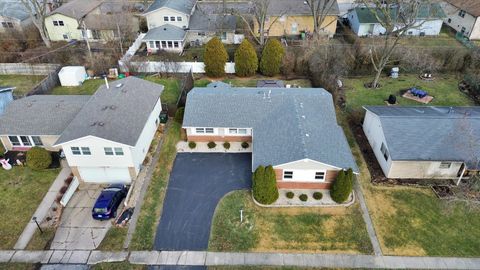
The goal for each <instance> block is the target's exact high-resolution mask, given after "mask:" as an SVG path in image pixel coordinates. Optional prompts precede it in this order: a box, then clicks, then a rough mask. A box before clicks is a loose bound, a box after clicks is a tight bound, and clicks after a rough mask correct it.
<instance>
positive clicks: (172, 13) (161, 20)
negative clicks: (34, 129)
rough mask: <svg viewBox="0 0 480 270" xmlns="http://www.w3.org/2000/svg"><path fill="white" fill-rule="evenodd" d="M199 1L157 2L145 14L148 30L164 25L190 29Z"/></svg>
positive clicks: (171, 0) (169, 0) (172, 0)
mask: <svg viewBox="0 0 480 270" xmlns="http://www.w3.org/2000/svg"><path fill="white" fill-rule="evenodd" d="M196 2H197V0H155V1H154V2H153V3H152V4H151V5H150V6H149V7H148V9H147V10H146V11H145V12H144V13H143V16H144V17H145V18H146V20H147V26H148V29H149V30H150V29H153V28H155V27H159V26H162V25H164V24H170V25H174V26H177V27H180V28H184V29H185V28H188V22H189V21H190V16H192V14H193V11H194V9H195V3H196Z"/></svg>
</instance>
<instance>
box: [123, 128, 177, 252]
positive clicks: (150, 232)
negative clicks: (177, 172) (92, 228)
mask: <svg viewBox="0 0 480 270" xmlns="http://www.w3.org/2000/svg"><path fill="white" fill-rule="evenodd" d="M180 130H181V125H180V124H179V123H177V122H174V121H171V122H169V123H168V131H167V133H166V135H165V137H164V141H163V145H162V146H161V147H162V149H161V150H160V159H159V160H158V163H157V165H156V167H155V171H154V172H153V177H152V180H151V182H150V185H149V186H148V189H147V193H146V194H145V198H144V202H143V206H142V209H141V210H140V215H139V217H138V222H137V227H136V229H135V233H134V234H133V237H132V242H131V243H130V249H131V250H151V249H152V248H153V241H154V236H155V230H156V228H157V225H158V221H159V220H160V215H161V212H162V208H163V199H164V197H165V191H166V189H167V184H168V179H169V178H170V171H171V170H172V166H173V161H174V160H175V156H176V154H177V148H176V145H177V142H178V141H179V140H180Z"/></svg>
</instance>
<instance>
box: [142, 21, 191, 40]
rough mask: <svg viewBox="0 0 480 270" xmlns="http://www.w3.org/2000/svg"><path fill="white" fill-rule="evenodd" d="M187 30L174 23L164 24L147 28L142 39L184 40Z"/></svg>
mask: <svg viewBox="0 0 480 270" xmlns="http://www.w3.org/2000/svg"><path fill="white" fill-rule="evenodd" d="M186 34H187V32H186V31H185V30H184V29H182V28H180V27H178V26H175V25H171V24H164V25H162V26H159V27H155V28H152V29H150V30H148V32H147V34H146V35H145V37H144V38H143V40H146V41H148V40H184V39H185V35H186Z"/></svg>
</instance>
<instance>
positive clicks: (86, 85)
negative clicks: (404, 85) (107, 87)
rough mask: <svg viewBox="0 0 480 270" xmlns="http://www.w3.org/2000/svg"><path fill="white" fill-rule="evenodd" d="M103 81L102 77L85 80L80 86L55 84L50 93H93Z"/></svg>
mask: <svg viewBox="0 0 480 270" xmlns="http://www.w3.org/2000/svg"><path fill="white" fill-rule="evenodd" d="M104 83H105V80H104V79H93V80H86V81H84V82H83V84H82V85H80V86H57V87H55V88H53V89H52V92H51V93H50V94H51V95H93V93H95V91H97V89H98V87H100V86H101V85H102V84H104Z"/></svg>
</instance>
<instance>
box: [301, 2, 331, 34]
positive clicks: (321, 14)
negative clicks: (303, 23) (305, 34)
mask: <svg viewBox="0 0 480 270" xmlns="http://www.w3.org/2000/svg"><path fill="white" fill-rule="evenodd" d="M305 2H307V5H308V6H309V7H310V10H311V12H312V16H313V33H314V34H317V35H318V34H319V33H320V32H321V31H323V30H325V28H327V27H328V26H330V25H331V24H332V23H333V22H334V21H335V20H333V21H331V22H330V23H328V24H326V25H324V23H325V20H326V19H327V16H328V15H329V14H330V13H331V11H332V9H333V8H334V6H335V5H336V3H337V1H336V0H306V1H305Z"/></svg>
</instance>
